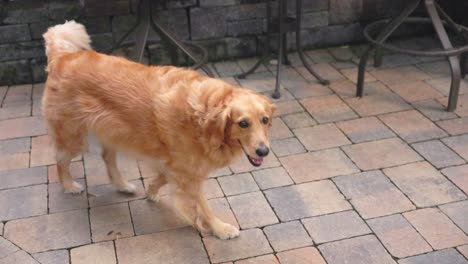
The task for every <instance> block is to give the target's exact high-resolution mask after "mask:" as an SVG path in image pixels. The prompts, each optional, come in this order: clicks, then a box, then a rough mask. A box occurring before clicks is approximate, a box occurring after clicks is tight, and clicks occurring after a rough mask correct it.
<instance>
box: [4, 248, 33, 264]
mask: <svg viewBox="0 0 468 264" xmlns="http://www.w3.org/2000/svg"><path fill="white" fill-rule="evenodd" d="M11 263H15V264H16V263H21V264H40V263H39V262H37V261H36V260H35V259H34V258H33V257H31V256H30V255H29V254H28V253H26V252H24V251H22V250H20V251H16V252H15V253H13V254H11V255H9V256H7V257H5V258H3V259H0V264H11Z"/></svg>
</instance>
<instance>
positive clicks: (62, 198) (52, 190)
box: [48, 179, 88, 213]
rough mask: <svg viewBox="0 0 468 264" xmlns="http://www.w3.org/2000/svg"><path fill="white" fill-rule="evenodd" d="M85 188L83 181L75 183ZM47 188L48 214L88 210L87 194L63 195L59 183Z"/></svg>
mask: <svg viewBox="0 0 468 264" xmlns="http://www.w3.org/2000/svg"><path fill="white" fill-rule="evenodd" d="M77 182H78V183H80V184H81V185H82V186H85V184H84V180H82V179H80V180H78V181H77ZM48 188H49V197H48V198H49V213H57V212H64V211H71V210H76V209H84V208H88V198H87V192H86V191H84V192H83V193H80V194H70V193H65V192H64V190H63V187H62V185H61V184H60V183H51V184H49V186H48Z"/></svg>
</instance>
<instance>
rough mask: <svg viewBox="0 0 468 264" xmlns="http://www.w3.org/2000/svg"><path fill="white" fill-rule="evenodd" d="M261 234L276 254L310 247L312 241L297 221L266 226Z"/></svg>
mask: <svg viewBox="0 0 468 264" xmlns="http://www.w3.org/2000/svg"><path fill="white" fill-rule="evenodd" d="M263 232H265V234H266V236H267V238H268V241H270V244H271V246H272V247H273V249H274V250H275V251H276V252H280V251H285V250H289V249H294V248H300V247H305V246H310V245H312V239H311V238H310V237H309V235H308V234H307V232H306V230H305V229H304V227H303V226H302V224H301V223H300V222H299V221H292V222H287V223H281V224H277V225H272V226H267V227H265V228H264V229H263Z"/></svg>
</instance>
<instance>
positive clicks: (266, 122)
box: [262, 116, 270, 125]
mask: <svg viewBox="0 0 468 264" xmlns="http://www.w3.org/2000/svg"><path fill="white" fill-rule="evenodd" d="M268 122H270V119H268V117H266V116H264V117H263V118H262V123H263V124H265V125H266V124H268Z"/></svg>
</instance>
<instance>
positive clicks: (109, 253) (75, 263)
mask: <svg viewBox="0 0 468 264" xmlns="http://www.w3.org/2000/svg"><path fill="white" fill-rule="evenodd" d="M70 255H71V263H72V264H91V263H96V264H98V263H99V264H116V263H117V260H116V258H115V250H114V244H113V243H112V242H103V243H97V244H92V245H86V246H82V247H78V248H74V249H72V250H71V251H70Z"/></svg>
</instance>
